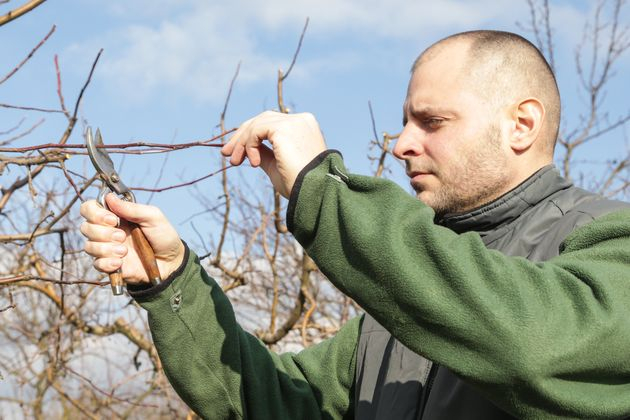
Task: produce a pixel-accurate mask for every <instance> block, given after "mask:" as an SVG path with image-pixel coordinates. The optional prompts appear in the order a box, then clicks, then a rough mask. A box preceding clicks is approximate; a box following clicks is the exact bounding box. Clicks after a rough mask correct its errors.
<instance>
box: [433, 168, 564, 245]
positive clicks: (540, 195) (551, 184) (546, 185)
mask: <svg viewBox="0 0 630 420" xmlns="http://www.w3.org/2000/svg"><path fill="white" fill-rule="evenodd" d="M571 185H572V184H571V182H569V181H567V180H566V179H564V178H562V176H560V173H559V172H558V170H557V169H556V168H555V166H554V165H548V166H545V167H543V168H541V169H540V170H538V171H537V172H535V173H534V174H533V175H532V176H530V177H529V178H527V179H526V180H525V181H523V182H522V183H521V184H520V185H519V186H517V187H516V188H514V189H513V190H511V191H509V192H507V193H505V194H504V195H502V196H501V197H499V198H497V199H496V200H494V201H491V202H490V203H488V204H485V205H483V206H481V207H478V208H476V209H474V210H471V211H469V212H467V213H462V214H452V215H446V216H443V217H442V218H439V219H436V221H435V222H436V223H437V224H439V225H442V226H445V227H447V228H449V229H451V230H453V231H455V232H457V233H463V232H469V231H474V232H477V233H479V234H480V235H481V236H485V235H486V234H488V233H490V232H492V231H495V230H497V229H499V228H501V227H503V226H506V225H508V224H509V223H511V222H512V221H514V220H516V219H517V218H518V217H519V216H520V215H521V214H523V213H524V212H525V211H526V210H527V209H529V208H531V207H534V206H535V205H536V204H538V203H540V202H541V201H543V200H545V199H546V198H547V197H549V196H550V195H552V194H554V193H556V192H558V191H560V190H564V189H566V188H569V187H570V186H571Z"/></svg>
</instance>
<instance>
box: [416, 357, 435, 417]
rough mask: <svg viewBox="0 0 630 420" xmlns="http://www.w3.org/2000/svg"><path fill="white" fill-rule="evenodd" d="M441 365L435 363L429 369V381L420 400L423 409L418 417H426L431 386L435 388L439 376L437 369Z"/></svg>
mask: <svg viewBox="0 0 630 420" xmlns="http://www.w3.org/2000/svg"><path fill="white" fill-rule="evenodd" d="M439 367H440V365H439V364H437V363H433V364H432V365H431V370H430V371H429V377H428V378H427V383H426V385H425V391H424V392H423V393H422V394H423V397H422V401H421V402H420V403H421V410H420V416H419V417H418V419H422V418H423V417H424V412H425V410H426V408H427V401H428V400H429V394H430V393H431V388H433V382H435V377H436V376H437V371H438V368H439Z"/></svg>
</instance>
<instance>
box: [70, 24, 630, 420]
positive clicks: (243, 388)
mask: <svg viewBox="0 0 630 420" xmlns="http://www.w3.org/2000/svg"><path fill="white" fill-rule="evenodd" d="M403 115H404V130H403V132H402V133H401V135H400V138H399V140H398V142H397V144H396V146H395V149H394V154H395V155H396V156H397V157H398V158H400V159H403V160H404V161H405V163H406V166H407V174H408V175H409V177H410V179H411V185H412V186H413V188H414V189H415V191H416V192H417V196H418V198H419V200H416V199H413V198H411V197H409V196H408V195H407V194H406V193H405V192H404V191H403V190H401V189H400V188H398V187H396V186H395V185H394V184H392V183H391V182H388V181H384V180H378V179H373V178H369V177H362V176H357V175H351V174H348V173H347V172H346V170H345V167H344V166H343V161H342V158H341V156H340V155H339V154H338V153H336V152H334V151H326V147H325V144H324V140H323V138H322V135H321V133H320V130H319V127H318V125H317V122H316V121H315V119H314V118H313V117H312V116H311V115H309V114H300V115H283V114H279V113H273V112H267V113H263V114H261V115H259V116H258V117H255V118H253V119H251V120H249V121H247V122H245V123H244V124H243V125H241V127H240V128H239V130H238V131H237V132H236V133H235V135H234V137H233V138H232V139H231V140H230V142H229V143H228V144H227V145H226V146H225V147H224V149H223V153H224V154H225V155H227V156H231V162H232V163H233V164H235V165H238V164H240V163H242V162H243V161H244V159H245V158H248V159H249V160H250V162H251V164H252V165H253V166H261V167H262V168H263V169H264V170H265V171H266V173H267V174H268V175H269V177H270V179H271V181H272V182H273V184H274V186H275V187H276V188H277V189H278V190H279V191H280V192H281V193H282V194H283V195H284V196H285V197H289V206H288V210H287V223H288V226H289V229H290V230H291V232H292V233H293V234H294V235H295V237H296V238H297V239H298V241H299V242H300V243H301V244H302V245H303V246H304V247H305V249H306V250H307V252H308V253H309V255H310V256H311V257H313V258H314V260H315V261H316V262H317V264H318V266H319V268H320V269H321V270H322V272H323V273H324V274H326V276H327V277H328V278H329V279H330V280H331V281H332V282H333V283H334V284H335V286H337V287H338V288H339V289H340V290H342V291H343V292H344V293H346V294H347V295H349V296H351V297H352V298H354V299H355V300H356V301H357V302H358V303H359V304H360V305H361V306H362V307H363V308H364V309H365V311H366V312H367V314H366V315H365V316H364V317H360V318H357V319H354V320H351V321H349V322H348V323H347V324H346V325H345V326H344V327H343V328H342V329H341V330H340V331H339V333H338V334H337V335H336V336H335V337H334V338H332V339H330V340H327V341H325V342H323V343H321V344H319V345H316V346H313V347H311V348H308V349H306V350H304V351H302V352H301V353H299V354H297V355H293V354H284V355H276V354H273V353H271V352H269V351H267V350H266V348H265V347H264V346H263V345H262V344H261V343H260V342H259V341H258V340H256V339H255V338H254V337H252V336H250V335H248V334H247V333H245V332H243V331H242V330H241V329H240V327H239V326H238V324H237V323H236V321H235V319H234V314H233V312H232V309H231V307H230V304H229V302H228V301H227V299H226V297H225V296H224V295H223V294H222V292H221V290H220V288H219V287H218V286H217V285H216V284H215V283H214V281H213V280H212V279H210V278H209V277H208V275H207V274H206V273H205V272H204V270H203V269H202V268H201V267H200V265H199V262H198V260H197V259H196V258H195V257H194V255H193V254H192V252H191V251H189V250H188V249H187V248H186V247H185V246H184V245H182V243H181V241H180V240H179V238H178V236H177V234H176V233H175V231H174V230H173V228H172V227H171V226H170V224H169V223H168V222H167V221H166V219H165V218H164V216H163V215H162V214H161V213H160V212H159V211H158V210H157V209H155V208H153V207H150V206H142V205H137V204H131V203H126V202H123V201H120V200H116V199H114V197H113V196H109V197H108V204H109V206H110V208H111V211H112V212H113V213H115V214H116V215H118V216H120V217H121V218H122V219H126V220H131V221H133V222H136V223H139V224H140V225H141V226H142V229H143V231H144V232H145V234H146V236H147V238H148V240H149V241H150V242H151V245H152V246H153V247H154V249H155V252H156V256H157V257H158V264H159V265H160V270H161V272H162V274H163V276H164V277H167V276H168V280H167V281H166V282H164V283H163V284H162V285H159V286H156V287H148V286H142V285H141V284H142V282H145V284H146V282H147V278H146V275H145V274H144V272H143V271H142V267H141V265H140V263H139V262H138V259H137V257H136V255H135V254H134V251H133V247H130V246H129V235H128V233H127V232H126V231H125V230H124V229H118V228H116V227H115V226H116V224H117V221H118V219H117V217H116V216H114V215H113V214H112V213H110V212H108V211H106V210H104V209H101V208H99V207H98V206H97V205H96V204H95V203H94V202H93V201H92V202H88V203H86V204H84V205H83V206H82V208H81V211H82V214H83V215H84V216H85V217H86V219H87V222H86V223H85V224H84V225H83V226H82V228H81V229H82V232H83V233H84V234H85V235H86V236H87V237H88V239H89V241H88V242H87V243H86V246H85V249H86V251H87V252H88V253H89V254H91V255H93V256H94V257H96V260H95V263H94V264H95V266H96V268H97V269H99V270H101V271H103V272H111V271H113V270H115V269H117V268H119V267H121V265H122V270H123V275H124V277H125V278H126V279H127V280H128V281H129V282H130V284H129V291H130V294H131V295H132V296H134V297H135V298H136V300H137V301H138V302H139V303H140V304H141V305H142V306H143V307H144V308H146V309H147V311H148V314H149V322H150V326H151V331H152V334H153V339H154V341H155V345H156V347H157V349H158V352H159V354H160V357H161V359H162V361H163V364H164V369H165V372H166V374H167V376H168V377H169V380H170V381H171V382H172V384H173V386H174V388H175V389H176V390H177V392H178V393H179V395H180V396H181V397H182V398H183V399H184V401H186V402H187V403H188V404H189V405H190V406H191V407H192V408H193V409H195V410H196V411H197V412H198V413H200V414H201V415H202V416H204V417H208V418H255V419H258V418H262V419H280V418H291V419H293V418H296V419H297V418H309V419H310V418H357V419H418V418H422V419H507V418H513V417H518V418H552V417H583V418H620V417H624V416H630V357H628V348H630V287H629V285H630V211H629V209H630V206H629V205H627V204H625V203H621V202H614V201H609V200H604V199H602V198H600V197H597V196H595V195H593V194H590V193H587V192H585V191H583V190H581V189H578V188H576V187H573V186H571V184H570V183H568V182H567V181H565V180H563V179H562V178H561V177H560V176H559V174H558V173H557V172H556V170H555V169H554V168H553V166H552V165H551V162H552V157H553V148H554V143H555V138H556V136H557V132H558V126H559V120H560V100H559V96H558V90H557V86H556V83H555V79H554V76H553V74H552V72H551V70H550V69H549V66H548V65H547V63H546V62H545V60H544V58H543V57H542V56H541V55H540V53H539V52H538V50H537V49H536V48H535V47H534V46H533V45H531V44H530V43H529V42H528V41H526V40H524V39H523V38H521V37H519V36H517V35H515V34H511V33H505V32H496V31H475V32H467V33H462V34H457V35H454V36H452V37H449V38H447V39H445V40H442V41H440V42H438V43H436V44H434V45H433V46H431V47H430V48H429V49H427V50H426V51H425V52H424V53H422V55H421V56H420V57H419V58H418V60H417V61H416V63H415V64H414V67H413V70H412V77H411V81H410V83H409V89H408V93H407V98H406V100H405V104H404V107H403ZM263 140H268V141H269V142H270V143H271V146H272V148H269V147H267V146H265V145H264V144H262V141H263ZM138 282H140V283H138Z"/></svg>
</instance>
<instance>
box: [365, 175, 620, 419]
mask: <svg viewBox="0 0 630 420" xmlns="http://www.w3.org/2000/svg"><path fill="white" fill-rule="evenodd" d="M624 208H626V209H627V208H630V204H628V203H623V202H619V201H612V200H607V199H604V198H602V197H600V196H598V195H595V194H592V193H589V192H586V191H584V190H582V189H580V188H577V187H574V186H572V185H571V183H569V182H568V181H566V180H564V179H563V178H562V177H561V176H560V174H559V173H558V172H557V171H556V170H555V169H554V167H553V166H552V165H550V166H547V167H544V168H542V169H541V170H540V171H538V172H536V173H535V174H534V175H532V176H531V177H530V178H529V179H527V180H526V181H525V182H523V183H522V184H521V185H519V186H518V187H517V188H515V189H514V190H512V191H510V192H509V193H507V194H505V195H504V196H502V197H500V198H499V199H497V200H495V201H493V202H492V203H490V204H487V205H485V206H483V207H481V208H479V209H476V210H474V211H471V212H469V213H466V214H462V215H456V216H449V217H445V218H443V219H441V220H436V223H438V224H440V225H443V226H446V227H448V228H450V229H451V230H453V231H455V232H457V233H463V232H469V231H475V232H478V233H479V235H480V236H481V238H482V240H483V242H484V244H485V245H486V246H487V247H488V248H490V249H496V250H499V251H501V252H503V253H504V254H506V255H510V256H521V257H526V258H528V259H529V260H532V261H544V260H547V259H549V258H552V257H554V256H557V255H558V253H559V252H560V247H561V243H562V241H563V240H564V239H565V238H566V237H567V236H568V235H569V233H571V232H572V231H573V230H574V229H576V228H577V227H578V226H581V225H583V224H586V223H588V222H590V221H592V220H593V219H594V218H596V217H598V216H601V215H604V214H606V213H609V212H612V211H616V210H621V209H624ZM355 385H356V391H355V396H356V398H355V418H356V419H358V420H372V419H374V420H392V419H395V420H399V419H400V420H407V419H408V420H417V419H431V420H433V419H449V420H455V419H470V420H474V419H479V420H482V419H483V420H493V419H511V418H513V417H512V416H510V415H509V414H508V413H506V412H504V411H502V410H500V409H499V408H498V407H496V406H495V405H494V404H493V403H492V402H490V401H489V400H488V399H486V398H485V397H483V396H482V395H481V394H480V393H479V392H477V391H476V390H475V389H474V388H473V387H471V386H470V385H468V384H467V383H466V382H464V381H462V380H461V379H459V377H457V376H456V375H455V374H453V373H452V372H451V371H450V370H449V369H448V368H447V367H445V366H437V365H433V364H432V362H431V361H430V360H428V359H425V358H424V357H422V356H420V355H418V354H416V353H414V352H412V351H411V350H409V349H408V348H406V347H405V346H404V345H403V344H401V343H400V342H399V341H398V340H396V339H395V338H394V337H392V335H391V334H389V332H387V330H385V329H384V328H383V327H382V326H381V325H379V324H378V323H377V322H376V321H375V320H374V318H372V317H371V316H370V315H369V314H366V315H365V319H364V320H363V326H362V329H361V336H360V339H359V347H358V351H357V367H356V373H355Z"/></svg>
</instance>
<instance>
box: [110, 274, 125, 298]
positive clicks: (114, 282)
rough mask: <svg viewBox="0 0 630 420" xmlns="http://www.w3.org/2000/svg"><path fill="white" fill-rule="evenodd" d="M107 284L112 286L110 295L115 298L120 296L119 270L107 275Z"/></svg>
mask: <svg viewBox="0 0 630 420" xmlns="http://www.w3.org/2000/svg"><path fill="white" fill-rule="evenodd" d="M109 283H110V284H111V286H112V293H113V294H114V295H116V296H119V295H122V292H123V278H122V272H121V271H120V269H118V270H116V271H114V272H113V273H109Z"/></svg>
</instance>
